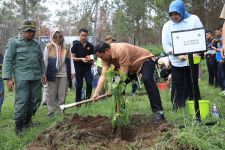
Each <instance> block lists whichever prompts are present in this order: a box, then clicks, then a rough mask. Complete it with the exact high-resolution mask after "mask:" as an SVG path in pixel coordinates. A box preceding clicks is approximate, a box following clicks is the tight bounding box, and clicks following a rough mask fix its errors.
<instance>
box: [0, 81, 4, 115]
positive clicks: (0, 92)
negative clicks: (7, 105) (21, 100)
mask: <svg viewBox="0 0 225 150" xmlns="http://www.w3.org/2000/svg"><path fill="white" fill-rule="evenodd" d="M3 102H4V81H3V80H2V79H0V112H1V110H2V109H1V108H2V104H3Z"/></svg>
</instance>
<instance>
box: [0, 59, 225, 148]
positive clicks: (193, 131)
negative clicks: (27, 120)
mask: <svg viewBox="0 0 225 150" xmlns="http://www.w3.org/2000/svg"><path fill="white" fill-rule="evenodd" d="M201 68H202V78H201V81H200V91H201V96H202V99H207V100H210V104H211V106H212V104H213V103H215V104H216V105H217V106H218V108H219V109H220V111H221V114H222V117H223V118H224V116H223V115H224V114H225V109H224V108H225V102H224V101H225V98H224V97H222V96H219V92H220V90H219V89H218V88H214V87H211V86H209V85H208V84H207V74H206V72H207V70H206V65H205V61H202V62H201ZM129 90H130V89H128V91H129ZM74 93H75V92H74V90H71V91H70V92H68V96H67V99H66V102H67V103H71V102H74V99H75V95H74ZM161 98H162V102H163V107H164V112H165V116H166V119H167V121H168V122H169V123H172V124H174V126H175V127H177V128H175V129H174V130H172V131H169V132H168V133H167V134H166V135H165V136H163V137H160V138H158V139H156V143H155V145H154V146H153V147H150V148H149V149H155V150H156V149H162V150H163V149H168V148H171V149H182V146H186V147H188V148H190V149H202V150H212V149H213V150H222V149H225V128H224V127H225V121H224V119H219V120H218V123H217V124H216V125H214V126H210V127H209V126H205V125H204V123H206V122H209V121H212V120H213V118H212V117H211V116H210V117H208V118H206V119H205V120H203V121H202V122H203V125H201V126H199V125H197V124H196V121H195V118H193V117H192V116H190V115H189V112H188V110H187V108H186V109H182V110H179V111H178V112H174V111H172V110H171V102H170V94H169V92H166V91H163V92H161ZM126 102H127V108H128V112H129V114H131V115H132V114H140V113H141V114H146V115H147V116H150V115H151V114H152V112H151V110H150V106H149V100H148V98H147V96H146V95H143V96H140V95H138V96H135V97H127V99H126ZM13 105H14V94H13V93H9V92H7V90H6V93H5V102H4V104H3V108H2V114H1V117H0V130H1V134H0V149H1V150H14V149H24V148H25V147H26V145H28V144H29V143H30V142H31V141H33V140H35V139H36V138H37V136H38V135H39V134H40V133H41V132H43V130H45V129H47V128H51V127H53V126H55V125H56V124H57V123H59V122H61V121H62V120H63V119H64V117H65V116H63V115H62V114H61V113H60V112H59V113H58V114H57V115H56V116H55V117H54V118H52V119H50V120H49V119H48V117H47V108H46V107H43V106H40V108H39V109H38V111H37V114H36V116H35V117H34V118H33V120H34V122H38V123H40V125H39V126H36V127H35V128H31V129H28V130H26V131H25V136H24V137H23V138H21V139H19V138H17V137H16V136H15V133H14V120H13ZM113 106H114V104H113V101H112V100H111V99H107V100H105V101H99V102H96V103H94V104H91V105H89V106H87V107H85V106H82V107H81V108H80V109H79V110H76V109H75V108H71V109H68V110H66V113H67V114H74V113H75V112H77V113H79V114H80V115H92V116H97V115H99V114H100V115H104V116H113V112H114V110H113V109H114V107H113ZM180 125H184V126H185V128H183V129H178V127H179V126H180ZM66 146H67V145H65V149H66V148H67V149H68V147H66ZM81 147H82V148H84V149H85V145H81ZM71 148H72V146H71ZM127 149H129V145H127Z"/></svg>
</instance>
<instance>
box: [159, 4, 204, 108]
mask: <svg viewBox="0 0 225 150" xmlns="http://www.w3.org/2000/svg"><path fill="white" fill-rule="evenodd" d="M168 14H169V17H170V20H169V21H168V22H166V23H165V24H164V26H163V30H162V45H163V49H164V51H165V53H166V54H168V56H169V59H170V61H171V64H172V68H171V71H172V90H171V101H172V104H173V109H175V110H176V109H179V108H181V107H184V106H185V102H186V99H187V98H189V99H193V98H194V96H193V93H192V90H191V78H190V68H189V65H188V62H187V56H186V55H179V56H174V55H173V43H172V39H171V32H173V31H180V30H189V29H195V28H202V27H203V26H202V23H201V21H200V19H199V18H198V16H196V15H193V14H189V13H188V12H187V10H186V7H185V4H184V3H183V1H182V0H174V1H173V2H172V3H171V4H170V7H169V13H168ZM181 49H182V47H181ZM198 68H199V67H198V64H196V65H194V69H193V78H194V79H193V80H194V82H195V83H194V84H195V85H197V87H196V88H195V89H194V90H195V91H196V93H197V97H198V99H201V97H200V92H199V87H198V71H199V69H198Z"/></svg>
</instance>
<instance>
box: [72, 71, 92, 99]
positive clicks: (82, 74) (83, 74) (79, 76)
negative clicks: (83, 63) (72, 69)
mask: <svg viewBox="0 0 225 150" xmlns="http://www.w3.org/2000/svg"><path fill="white" fill-rule="evenodd" d="M83 78H85V82H86V97H85V99H89V98H90V97H91V92H92V80H93V76H92V73H91V67H87V68H79V69H77V68H76V82H77V85H76V102H80V101H81V92H82V88H83Z"/></svg>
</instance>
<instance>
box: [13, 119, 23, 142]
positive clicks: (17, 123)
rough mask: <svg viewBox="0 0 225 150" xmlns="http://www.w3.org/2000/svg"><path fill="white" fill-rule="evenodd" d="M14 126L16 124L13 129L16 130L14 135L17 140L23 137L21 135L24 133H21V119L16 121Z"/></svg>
mask: <svg viewBox="0 0 225 150" xmlns="http://www.w3.org/2000/svg"><path fill="white" fill-rule="evenodd" d="M15 124H16V129H15V130H16V135H17V136H18V137H19V138H21V137H22V136H23V134H24V132H23V120H22V119H20V120H16V122H15Z"/></svg>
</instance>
